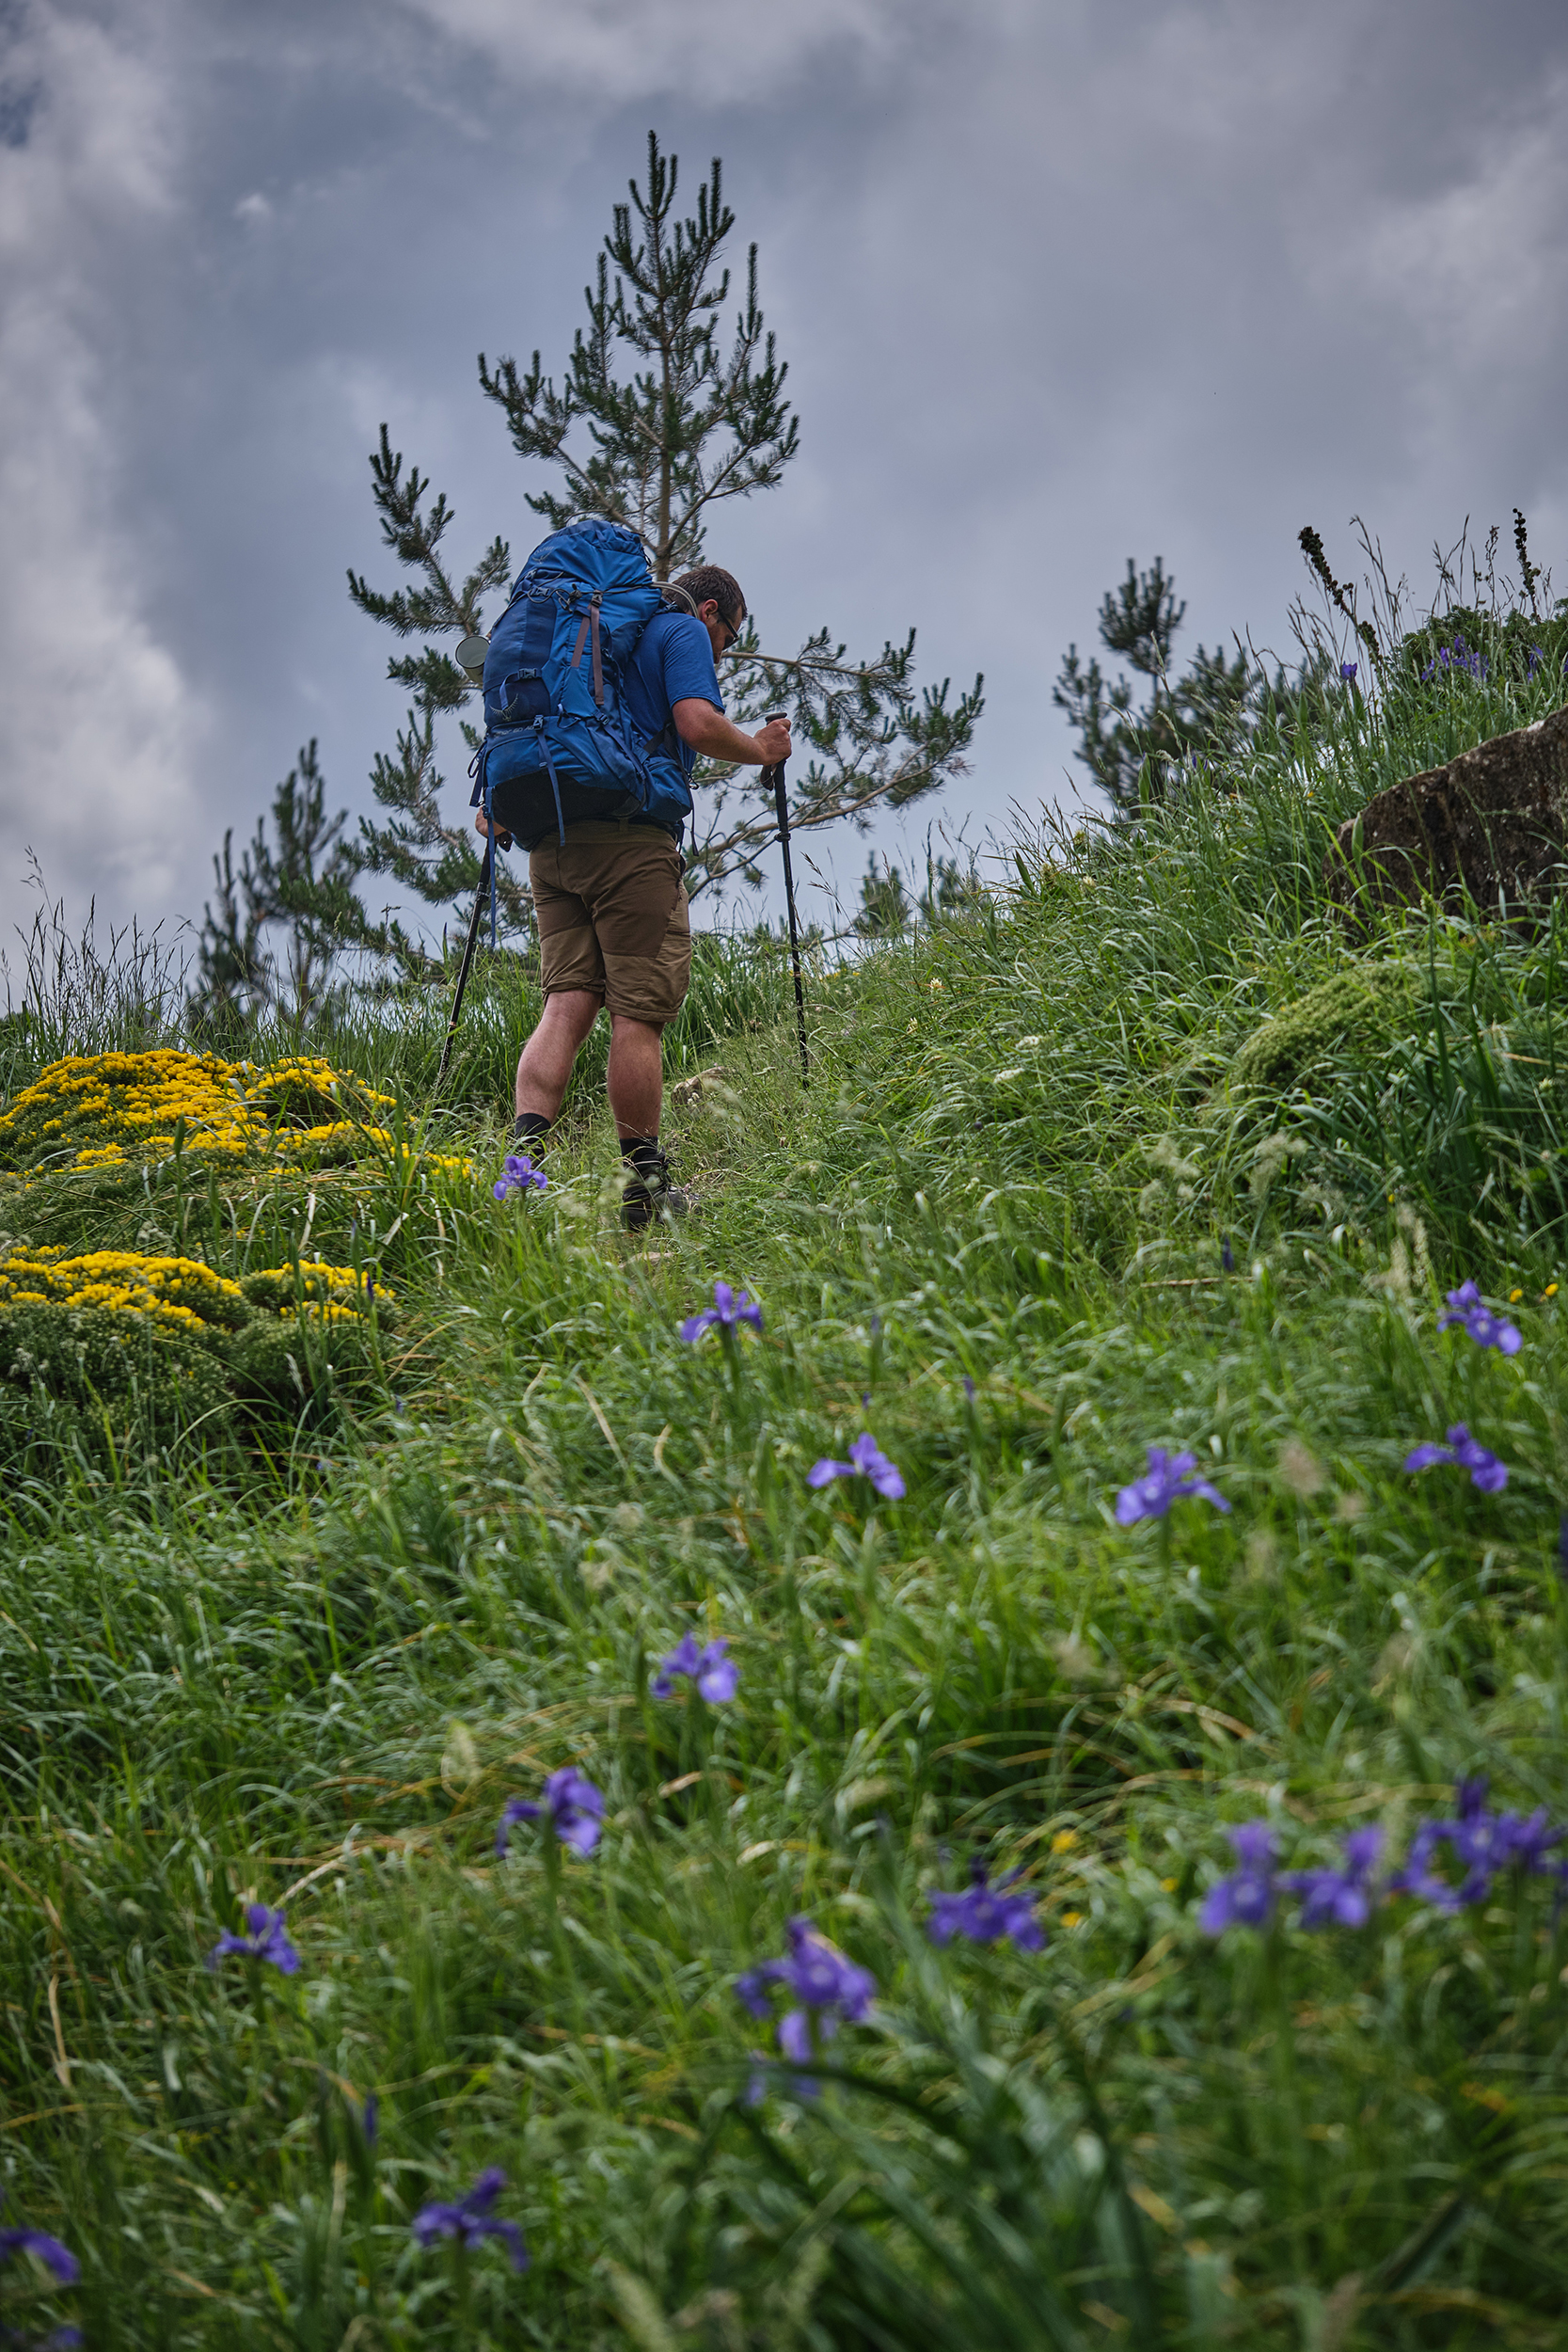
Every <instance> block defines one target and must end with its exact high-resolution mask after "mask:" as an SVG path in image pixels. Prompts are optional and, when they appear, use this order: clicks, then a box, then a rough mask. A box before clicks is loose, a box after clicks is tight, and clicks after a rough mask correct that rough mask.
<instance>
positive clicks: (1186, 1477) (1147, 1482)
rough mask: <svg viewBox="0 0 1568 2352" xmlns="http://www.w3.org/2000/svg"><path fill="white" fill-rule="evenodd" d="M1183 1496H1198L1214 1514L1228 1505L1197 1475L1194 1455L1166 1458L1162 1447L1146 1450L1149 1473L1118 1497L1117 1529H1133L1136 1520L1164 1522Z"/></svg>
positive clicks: (1125, 1488)
mask: <svg viewBox="0 0 1568 2352" xmlns="http://www.w3.org/2000/svg"><path fill="white" fill-rule="evenodd" d="M1182 1495H1201V1496H1202V1497H1203V1500H1204V1502H1212V1504H1213V1506H1214V1508H1215V1510H1216V1511H1228V1510H1229V1508H1230V1505H1229V1503H1228V1502H1227V1501H1226V1499H1225V1497H1224V1496H1223V1495H1222V1494H1221V1493H1220V1491H1219V1489H1218V1487H1216V1486H1211V1485H1210V1484H1209V1481H1208V1480H1207V1479H1206V1478H1201V1477H1199V1475H1198V1469H1197V1456H1196V1454H1167V1453H1166V1452H1165V1449H1164V1446H1163V1445H1151V1446H1150V1447H1149V1449H1148V1470H1147V1472H1146V1473H1145V1475H1144V1476H1143V1477H1142V1478H1134V1480H1133V1481H1132V1485H1131V1486H1123V1488H1122V1489H1121V1492H1120V1493H1119V1494H1118V1495H1117V1526H1118V1527H1132V1526H1133V1525H1134V1524H1135V1522H1136V1521H1137V1520H1139V1519H1163V1518H1164V1516H1165V1513H1166V1512H1167V1511H1168V1510H1169V1509H1170V1506H1171V1504H1172V1503H1173V1502H1177V1501H1178V1500H1179V1499H1180V1497H1181V1496H1182Z"/></svg>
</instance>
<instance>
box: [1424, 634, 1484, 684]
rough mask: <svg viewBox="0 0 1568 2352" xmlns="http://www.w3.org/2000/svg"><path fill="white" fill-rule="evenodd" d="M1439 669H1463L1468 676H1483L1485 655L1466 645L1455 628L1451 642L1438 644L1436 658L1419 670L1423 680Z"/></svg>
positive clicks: (1462, 636)
mask: <svg viewBox="0 0 1568 2352" xmlns="http://www.w3.org/2000/svg"><path fill="white" fill-rule="evenodd" d="M1439 670H1463V671H1464V672H1465V675H1467V676H1469V677H1475V678H1483V677H1485V675H1486V656H1485V655H1484V654H1483V653H1481V652H1478V651H1475V650H1473V649H1472V648H1471V647H1470V646H1468V645H1466V644H1465V638H1464V634H1463V632H1462V631H1460V630H1458V629H1456V630H1455V631H1454V640H1453V644H1451V645H1439V646H1438V648H1437V653H1436V658H1435V659H1434V660H1431V661H1429V662H1428V663H1427V666H1426V668H1425V669H1424V670H1423V671H1422V672H1421V677H1422V679H1423V681H1425V680H1426V679H1428V678H1432V677H1435V675H1437V672H1438V671H1439Z"/></svg>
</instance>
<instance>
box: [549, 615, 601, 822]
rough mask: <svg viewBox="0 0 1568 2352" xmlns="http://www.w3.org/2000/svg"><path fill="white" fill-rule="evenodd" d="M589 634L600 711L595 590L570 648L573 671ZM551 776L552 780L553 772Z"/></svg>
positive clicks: (599, 665)
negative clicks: (591, 643)
mask: <svg viewBox="0 0 1568 2352" xmlns="http://www.w3.org/2000/svg"><path fill="white" fill-rule="evenodd" d="M590 634H592V636H593V640H594V701H595V702H596V703H597V704H598V706H599V708H600V709H601V710H602V709H603V708H604V669H603V666H602V664H601V662H600V660H599V592H598V590H597V589H596V588H595V589H594V594H593V596H592V597H591V598H590V600H589V605H588V610H587V612H585V613H584V614H583V616H582V627H581V628H579V629H578V642H577V644H575V645H574V646H573V647H572V668H573V669H574V670H575V669H576V668H577V666H578V662H579V661H580V660H582V641H583V639H584V638H585V637H587V636H589V635H590ZM551 775H552V780H553V775H554V771H553V770H552V771H551Z"/></svg>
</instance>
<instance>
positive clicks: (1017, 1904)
mask: <svg viewBox="0 0 1568 2352" xmlns="http://www.w3.org/2000/svg"><path fill="white" fill-rule="evenodd" d="M969 1870H970V1878H971V1880H972V1882H973V1883H972V1884H971V1885H969V1886H966V1887H965V1889H964V1891H963V1893H962V1894H961V1895H945V1894H941V1893H933V1895H932V1896H931V1898H930V1902H931V1915H930V1917H929V1918H928V1919H927V1922H926V1932H927V1935H928V1936H929V1937H930V1939H931V1941H932V1943H933V1944H950V1943H951V1942H952V1940H953V1938H954V1936H955V1935H966V1936H967V1937H968V1938H969V1940H970V1942H971V1943H972V1944H998V1943H1000V1942H1001V1940H1002V1938H1003V1937H1004V1936H1011V1938H1012V1940H1013V1942H1014V1943H1015V1944H1016V1945H1017V1946H1018V1947H1019V1949H1020V1951H1022V1952H1038V1951H1043V1949H1044V1948H1045V1931H1044V1929H1043V1928H1042V1927H1041V1926H1040V1923H1039V1921H1038V1920H1037V1918H1036V1916H1035V1906H1034V1903H1033V1901H1032V1900H1031V1899H1030V1898H1029V1897H1028V1896H1027V1895H1009V1894H1008V1893H1007V1892H1006V1889H1007V1888H1008V1887H1009V1886H1011V1885H1012V1884H1013V1883H1014V1881H1015V1880H1017V1879H1020V1878H1022V1875H1023V1873H1022V1870H1009V1871H1008V1872H1007V1873H1006V1876H1005V1877H1003V1878H999V1879H998V1880H997V1881H996V1883H995V1884H994V1885H988V1884H987V1882H986V1866H985V1864H984V1863H983V1862H978V1861H976V1862H972V1863H971V1864H970V1866H969Z"/></svg>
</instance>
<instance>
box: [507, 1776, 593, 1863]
mask: <svg viewBox="0 0 1568 2352" xmlns="http://www.w3.org/2000/svg"><path fill="white" fill-rule="evenodd" d="M603 1816H604V1790H603V1789H602V1788H594V1783H593V1782H592V1781H591V1780H589V1779H588V1778H587V1777H586V1776H585V1775H584V1774H583V1773H581V1772H578V1768H577V1766H576V1765H575V1764H562V1767H561V1770H560V1771H559V1772H552V1773H551V1774H550V1776H549V1778H548V1780H546V1783H545V1802H544V1804H534V1803H533V1801H532V1800H531V1798H529V1797H509V1798H508V1799H507V1801H506V1803H505V1804H503V1805H502V1807H501V1817H500V1820H499V1822H498V1823H497V1825H496V1851H497V1852H498V1853H499V1854H501V1853H504V1852H505V1851H506V1849H507V1846H508V1844H509V1842H510V1840H509V1837H508V1832H509V1830H510V1829H511V1826H512V1824H513V1822H514V1821H541V1820H548V1822H549V1824H550V1827H551V1828H552V1829H553V1830H554V1832H555V1834H556V1836H558V1837H559V1838H560V1840H561V1842H562V1845H563V1846H570V1847H571V1849H572V1851H573V1852H574V1853H580V1854H590V1853H592V1852H593V1851H594V1847H595V1846H596V1845H597V1844H598V1842H599V1834H600V1825H601V1822H602V1820H603Z"/></svg>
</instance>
